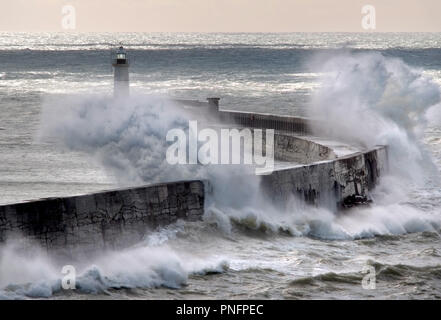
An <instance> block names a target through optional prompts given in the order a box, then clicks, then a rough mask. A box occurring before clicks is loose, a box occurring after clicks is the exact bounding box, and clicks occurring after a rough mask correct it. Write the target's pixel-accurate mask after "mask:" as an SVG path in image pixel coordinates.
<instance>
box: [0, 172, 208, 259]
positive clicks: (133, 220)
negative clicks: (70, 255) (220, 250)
mask: <svg viewBox="0 0 441 320" xmlns="http://www.w3.org/2000/svg"><path fill="white" fill-rule="evenodd" d="M203 212H204V183H203V182H202V181H198V180H194V181H180V182H172V183H163V184H156V185H150V186H143V187H137V188H130V189H120V190H112V191H107V192H100V193H94V194H88V195H82V196H74V197H67V198H50V199H42V200H38V201H32V202H26V203H19V204H12V205H5V206H0V241H5V240H6V238H7V237H9V236H10V235H14V234H18V235H19V236H21V237H22V238H24V239H26V241H30V242H36V243H38V244H41V245H42V246H43V247H45V248H47V249H56V248H63V250H65V251H66V252H69V251H70V250H75V249H77V248H82V249H83V250H86V251H87V250H88V249H92V250H97V249H105V248H118V247H122V246H126V245H128V244H131V243H135V242H137V241H139V240H141V239H142V238H143V236H144V235H145V233H146V231H148V229H149V228H154V227H156V226H158V225H165V224H168V223H171V222H174V221H176V220H177V219H178V218H184V219H188V220H198V219H201V217H202V215H203Z"/></svg>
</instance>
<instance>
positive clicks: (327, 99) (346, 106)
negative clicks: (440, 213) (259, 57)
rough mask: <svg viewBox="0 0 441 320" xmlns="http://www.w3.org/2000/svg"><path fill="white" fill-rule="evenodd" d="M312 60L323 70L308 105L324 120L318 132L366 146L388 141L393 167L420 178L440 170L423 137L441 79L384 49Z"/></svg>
mask: <svg viewBox="0 0 441 320" xmlns="http://www.w3.org/2000/svg"><path fill="white" fill-rule="evenodd" d="M311 65H313V66H314V69H315V71H320V72H322V73H323V76H322V78H321V87H320V88H319V89H318V90H317V91H316V92H315V93H314V94H313V98H312V103H311V106H310V108H309V109H308V112H309V115H310V116H311V117H312V118H314V119H317V120H319V121H318V122H317V124H316V125H314V130H315V131H316V132H318V133H320V134H324V135H327V136H331V137H334V138H336V139H340V140H344V141H348V142H351V143H356V144H358V145H360V146H362V147H373V146H375V145H387V146H388V148H389V149H388V150H389V156H390V159H391V161H390V164H391V170H392V171H393V172H394V173H397V174H398V175H399V176H400V177H402V178H409V179H410V180H412V181H413V182H415V183H423V182H424V178H425V177H427V176H430V175H431V174H433V173H434V172H436V170H433V169H435V168H434V166H433V163H432V161H431V159H430V156H429V155H428V153H426V152H425V150H424V148H423V147H422V145H421V143H420V142H419V141H420V138H421V136H422V133H423V132H424V128H425V125H426V118H425V113H426V111H427V110H428V109H429V108H431V107H432V106H434V105H436V104H438V103H439V102H440V89H439V86H438V85H437V84H435V83H434V82H433V81H432V80H431V79H429V78H427V77H425V76H423V74H422V72H421V71H420V70H416V69H413V68H411V67H409V66H407V65H406V64H405V63H404V62H403V61H401V60H399V59H395V58H387V57H384V56H383V55H382V54H380V53H354V52H350V51H342V52H339V53H338V54H336V55H331V56H329V55H319V56H317V57H315V58H314V59H313V61H312V63H311ZM428 169H429V170H428Z"/></svg>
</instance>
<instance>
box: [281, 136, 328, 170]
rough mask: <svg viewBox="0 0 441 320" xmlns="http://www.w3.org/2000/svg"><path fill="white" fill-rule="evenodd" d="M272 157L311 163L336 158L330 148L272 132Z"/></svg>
mask: <svg viewBox="0 0 441 320" xmlns="http://www.w3.org/2000/svg"><path fill="white" fill-rule="evenodd" d="M274 158H275V160H280V161H291V162H296V163H305V164H306V163H312V162H316V161H322V160H331V159H335V158H337V156H336V155H335V153H334V152H333V151H332V149H331V148H328V147H326V146H324V145H321V144H318V143H315V142H313V141H310V140H307V139H303V138H301V137H296V136H292V135H285V134H281V133H280V132H278V133H275V134H274Z"/></svg>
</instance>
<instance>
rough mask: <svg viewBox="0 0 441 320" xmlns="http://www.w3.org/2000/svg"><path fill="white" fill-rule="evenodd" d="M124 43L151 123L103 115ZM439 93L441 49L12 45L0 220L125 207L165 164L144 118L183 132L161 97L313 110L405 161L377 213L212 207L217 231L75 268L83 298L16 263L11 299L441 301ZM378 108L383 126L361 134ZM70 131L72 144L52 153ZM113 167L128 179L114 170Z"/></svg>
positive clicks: (328, 37)
mask: <svg viewBox="0 0 441 320" xmlns="http://www.w3.org/2000/svg"><path fill="white" fill-rule="evenodd" d="M120 43H123V44H124V46H125V47H126V48H127V49H128V51H129V54H130V59H131V68H130V72H131V73H130V76H131V90H132V94H133V96H134V97H135V98H133V99H134V100H133V101H132V102H133V104H136V107H131V105H130V103H131V102H128V106H123V107H125V108H118V109H115V106H106V107H101V105H102V103H105V102H103V99H104V100H105V98H103V97H106V96H110V95H111V94H112V89H113V76H112V69H111V65H110V51H109V48H110V47H111V46H113V47H114V46H117V45H119V44H120ZM348 69H349V71H348ZM327 73H328V74H331V75H334V78H332V77H331V79H333V80H332V81H331V84H330V83H329V79H327V78H326V77H325V79H324V78H323V76H324V75H325V74H327ZM423 79H424V80H423ZM368 80H369V81H368ZM426 81H427V82H426ZM440 85H441V33H385V34H377V33H372V34H370V33H363V34H358V33H332V34H326V33H311V34H309V33H285V34H246V33H238V34H197V33H192V34H173V33H171V34H168V33H167V34H162V33H156V34H141V33H124V34H111V33H107V34H74V33H41V34H39V33H4V32H3V33H0V111H1V113H0V204H6V203H13V202H18V201H24V200H29V199H37V198H42V197H53V196H66V195H73V194H83V193H87V192H91V191H97V190H103V189H110V188H114V187H116V186H118V185H121V184H122V183H123V184H124V185H127V184H130V179H129V178H130V177H136V178H137V179H134V180H133V184H139V183H140V181H141V182H146V183H148V182H149V181H148V179H145V177H146V176H148V174H146V172H150V169H149V168H150V167H149V166H150V165H153V166H154V165H155V163H152V162H155V161H159V160H158V158H157V157H155V156H151V157H150V158H149V157H148V156H147V157H146V155H148V154H150V153H152V151H151V150H152V148H153V147H152V146H151V145H150V144H151V143H156V142H155V140H152V139H147V137H146V135H148V134H147V133H149V132H151V131H152V130H153V131H154V130H155V128H150V127H149V128H147V129H143V125H145V124H146V123H148V122H149V121H148V120H149V119H150V120H151V119H152V115H151V114H148V113H146V112H145V111H144V110H143V109H142V108H143V106H145V107H146V108H150V107H151V108H152V109H151V110H158V111H157V112H158V113H161V114H160V115H159V116H158V115H155V117H156V116H158V117H156V118H155V119H157V120H158V119H159V122H160V123H169V122H172V121H171V120H170V118H171V117H172V116H170V115H168V114H167V109H165V110H164V109H163V108H162V109H161V108H159V109H155V108H156V106H155V104H156V103H157V102H158V99H159V100H160V99H162V98H158V96H160V97H173V98H184V99H199V100H204V99H205V98H207V97H209V96H219V97H221V98H222V99H221V106H222V107H223V108H228V109H237V110H249V111H258V112H265V113H274V114H290V115H305V114H306V115H307V114H308V113H309V110H310V109H314V110H315V111H316V112H317V111H319V112H320V114H325V113H326V115H327V117H328V119H329V121H330V122H331V121H335V120H336V119H338V120H339V121H341V123H338V125H336V123H335V122H334V125H335V126H336V127H341V128H343V129H344V130H341V131H340V132H338V136H339V137H342V139H345V138H347V139H348V140H351V138H353V137H358V135H360V134H362V136H361V137H359V138H360V139H361V140H363V142H364V143H366V144H369V141H372V143H377V142H387V143H391V144H394V145H395V146H397V147H396V148H395V149H392V151H391V152H392V159H394V158H393V157H394V156H395V157H396V159H399V160H400V161H398V162H397V163H398V164H397V168H395V170H393V172H392V173H391V174H390V175H388V176H387V177H385V178H384V179H383V181H382V183H381V185H380V186H379V187H378V188H377V189H376V190H375V192H374V194H373V198H374V204H373V205H372V206H371V207H369V208H361V209H356V210H353V211H352V212H349V213H347V214H344V215H341V214H340V215H336V214H334V213H332V212H330V211H327V210H326V209H320V208H309V207H304V206H303V205H301V204H299V203H297V202H295V201H294V202H293V204H292V206H291V207H288V208H287V209H286V210H284V211H283V212H280V211H277V209H275V208H266V207H265V206H254V207H253V205H252V204H249V203H247V204H246V205H244V206H238V207H234V206H229V207H228V208H226V207H222V206H221V205H219V204H216V203H214V204H213V206H212V207H211V208H210V209H209V210H207V213H206V216H205V218H204V221H201V222H195V223H189V222H182V221H181V222H178V223H176V224H174V225H171V226H168V227H166V228H162V229H158V230H156V231H155V232H153V233H150V235H149V236H148V237H147V238H146V239H145V240H144V241H143V242H141V243H139V244H138V245H137V246H135V247H132V248H128V249H127V250H121V251H115V252H103V253H102V254H99V255H97V256H96V257H95V258H94V259H91V260H82V261H81V262H78V279H77V286H78V289H77V290H75V291H66V290H62V289H61V288H60V279H61V277H62V274H61V267H62V265H63V264H65V261H63V263H61V262H60V261H57V260H55V259H53V258H51V257H48V256H47V255H46V254H45V253H44V252H43V250H42V251H41V252H40V251H38V250H36V251H34V252H33V253H32V255H31V256H27V255H23V252H21V251H20V250H17V249H16V247H15V246H14V244H13V243H12V244H7V245H3V246H2V247H0V298H6V299H9V298H19V299H20V298H51V299H65V298H67V299H176V298H182V299H187V298H188V299H190V298H192V299H199V298H201V299H212V298H213V299H216V298H223V299H247V298H258V299H279V298H280V299H321V298H331V299H356V298H362V299H366V298H367V299H407V298H414V299H428V298H430V299H439V298H441V234H440V231H441V209H440V207H441V191H440V186H441V185H440V183H439V181H438V175H439V170H440V168H441V112H439V111H438V109H439V106H440V105H439V103H440V98H439V90H440V87H439V86H440ZM324 87H331V89H329V90H328V91H326V90H324V89H323V88H324ZM386 87H387V90H386V89H385V88H386ZM317 92H318V96H317V95H316V94H317ZM349 93H350V94H349ZM151 95H154V96H155V98H148V97H150V96H151ZM324 99H325V100H326V102H327V103H326V108H327V109H324V106H323V100H324ZM317 104H321V106H320V107H319V108H317V107H316V105H317ZM72 105H74V107H73V109H72ZM48 106H49V109H48ZM75 106H79V107H78V108H77V109H75V108H76V107H75ZM139 106H141V107H139ZM342 107H344V109H343V110H342ZM369 107H372V110H373V111H372V110H369V112H370V113H366V115H368V116H369V115H371V114H375V117H373V118H372V117H368V118H363V119H365V120H362V119H361V118H357V117H351V114H360V112H361V113H363V114H364V112H366V109H369ZM54 108H55V109H56V110H58V111H57V112H54V113H50V114H49V115H48V114H47V113H48V111H47V110H54ZM69 108H70V109H69ZM88 108H89V109H88ZM44 110H46V111H44ZM66 110H68V111H66ZM72 110H73V111H72ZM85 110H86V111H85ZM87 110H93V112H89V113H88V112H87ZM379 110H380V111H379ZM383 110H386V111H384V112H383ZM346 111H347V112H346ZM371 111H372V112H373V113H372V112H371ZM328 112H329V114H328ZM333 112H334V113H333ZM342 114H347V117H346V116H345V117H342V116H341V115H342ZM43 115H44V116H43ZM379 115H381V117H380V116H379ZM173 116H174V115H173ZM75 117H78V118H75ZM88 117H91V118H88ZM74 118H75V119H74ZM126 118H127V119H131V121H125V120H124V119H126ZM133 119H135V120H133ZM366 119H368V120H369V121H371V122H375V123H372V124H371V125H365V124H363V122H368V121H367V120H366ZM373 119H376V120H375V121H374V120H373ZM70 120H72V121H70ZM119 121H120V122H119ZM161 121H163V122H161ZM378 123H381V127H377V125H378ZM58 125H59V126H61V127H63V128H65V129H66V130H65V131H63V135H60V136H57V135H52V136H51V137H50V139H41V132H42V131H43V132H44V131H45V128H47V127H49V128H56V129H59V127H58ZM340 125H341V126H340ZM140 128H141V129H140ZM372 128H376V129H378V128H379V129H378V130H376V129H375V130H371V129H372ZM364 129H366V130H364ZM149 130H150V131H149ZM351 130H352V131H351ZM363 130H364V131H363ZM364 138H366V139H364ZM360 139H359V140H360ZM139 140H142V141H143V142H142V143H140V144H139V145H136V148H137V149H142V150H145V153H141V154H138V153H136V156H135V155H134V158H130V156H132V153H127V152H123V151H127V148H128V146H129V145H130V146H132V145H133V141H139ZM153 149H154V148H153ZM109 150H110V151H109ZM115 150H116V151H118V152H120V153H126V154H129V156H127V157H126V158H124V160H127V161H126V162H118V161H116V160H115V159H114V158H112V157H113V156H115V157H117V153H115V152H114V151H115ZM132 151H133V150H132ZM140 159H143V160H145V159H147V160H149V161H150V162H148V161H147V160H146V163H142V164H140ZM114 160H115V161H114ZM118 160H121V159H118ZM116 162H117V163H118V164H117V165H115V163H116ZM124 164H127V166H128V167H125V166H124ZM115 167H118V170H115ZM433 168H435V170H433ZM125 170H126V171H127V176H126V177H125V178H127V177H129V178H127V179H121V175H122V174H123V175H124V172H125ZM151 170H153V169H151ZM403 172H404V173H403ZM409 172H410V173H414V174H408V173H409ZM225 175H228V174H227V173H226V174H225ZM224 178H225V177H224ZM226 178H228V176H227V177H226ZM403 185H406V187H405V188H404V187H403ZM241 187H242V188H246V187H247V186H246V185H245V186H243V185H242V186H241ZM250 188H251V189H252V187H250ZM243 191H244V190H233V192H232V194H233V193H240V194H242V192H243ZM253 196H256V195H255V194H254V195H253ZM225 197H226V198H228V197H229V194H228V193H226V194H225ZM227 202H228V201H227ZM373 270H374V272H375V281H374V282H375V288H372V287H370V289H369V288H367V286H366V279H369V281H371V280H372V278H366V276H367V275H369V274H372V272H373ZM363 283H364V284H365V285H363ZM369 283H371V282H369Z"/></svg>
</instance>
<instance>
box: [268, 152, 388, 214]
mask: <svg viewBox="0 0 441 320" xmlns="http://www.w3.org/2000/svg"><path fill="white" fill-rule="evenodd" d="M385 170H387V149H386V147H383V146H380V147H376V148H374V149H372V150H369V151H366V152H359V153H356V154H353V155H349V156H345V157H342V158H338V159H335V160H329V161H322V162H318V163H313V164H310V165H300V166H295V167H293V168H289V169H282V170H278V171H274V172H273V173H272V174H271V175H267V176H262V187H263V189H264V191H265V193H266V194H267V195H269V196H270V198H272V199H273V200H274V202H275V203H279V204H284V203H286V202H287V200H289V199H290V198H291V197H292V196H293V195H295V196H298V197H299V198H300V199H304V200H305V201H306V202H308V203H310V204H315V205H324V206H326V207H328V208H331V209H332V207H334V208H336V207H337V206H339V205H341V204H342V202H343V201H344V200H345V199H346V198H347V197H350V196H353V195H360V196H368V195H369V191H370V190H372V189H373V188H374V186H375V185H376V184H377V182H378V180H379V177H380V175H381V174H382V173H384V171H385Z"/></svg>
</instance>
